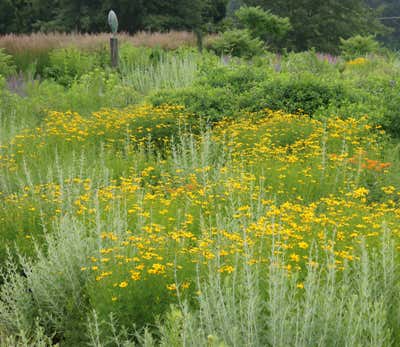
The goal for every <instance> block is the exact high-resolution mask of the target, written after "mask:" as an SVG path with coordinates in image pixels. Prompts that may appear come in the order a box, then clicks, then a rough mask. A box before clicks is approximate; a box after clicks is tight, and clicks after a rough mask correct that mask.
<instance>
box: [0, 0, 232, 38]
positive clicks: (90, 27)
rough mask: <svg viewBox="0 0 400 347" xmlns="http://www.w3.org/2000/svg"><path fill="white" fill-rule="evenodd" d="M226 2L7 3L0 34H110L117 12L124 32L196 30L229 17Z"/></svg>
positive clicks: (1, 13)
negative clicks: (109, 22) (110, 18)
mask: <svg viewBox="0 0 400 347" xmlns="http://www.w3.org/2000/svg"><path fill="white" fill-rule="evenodd" d="M226 4H227V1H226V0H206V1H203V0H196V1H188V0H174V1H161V0H149V1H143V0H115V1H111V0H105V1H101V0H71V1H70V0H57V1H51V0H16V1H10V0H4V1H2V2H1V3H0V33H10V32H18V33H24V32H30V31H37V30H40V31H45V32H49V31H77V32H102V31H108V30H109V29H108V27H107V20H106V17H107V13H108V11H109V10H110V9H113V10H114V11H115V12H116V14H117V16H118V20H119V24H120V26H119V27H120V30H121V31H128V32H131V33H133V32H136V31H139V30H144V29H148V30H170V29H177V30H188V29H189V30H194V29H197V28H199V27H201V26H203V25H205V24H206V23H210V24H212V25H214V24H216V23H218V22H219V21H221V20H222V19H223V18H224V16H225V7H226Z"/></svg>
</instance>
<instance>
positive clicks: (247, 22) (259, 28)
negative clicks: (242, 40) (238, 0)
mask: <svg viewBox="0 0 400 347" xmlns="http://www.w3.org/2000/svg"><path fill="white" fill-rule="evenodd" d="M235 16H236V17H237V19H238V21H239V23H240V24H241V26H242V27H244V28H246V29H248V30H249V31H250V33H251V35H252V36H253V37H255V38H259V39H261V40H263V41H264V42H266V43H270V42H272V41H276V40H279V39H282V38H283V37H284V36H285V35H286V34H287V32H288V31H289V30H290V29H291V25H290V21H289V18H282V17H279V16H276V15H274V14H272V13H271V12H270V11H264V10H263V9H262V8H261V7H259V6H257V7H247V6H244V7H241V8H240V9H239V10H237V11H236V12H235Z"/></svg>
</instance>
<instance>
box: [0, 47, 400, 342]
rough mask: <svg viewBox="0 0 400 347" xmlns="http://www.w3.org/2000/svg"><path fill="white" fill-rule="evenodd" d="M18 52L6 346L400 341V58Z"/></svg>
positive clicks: (12, 77)
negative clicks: (113, 62) (28, 59)
mask: <svg viewBox="0 0 400 347" xmlns="http://www.w3.org/2000/svg"><path fill="white" fill-rule="evenodd" d="M2 54H3V55H4V58H3V59H2V60H1V62H2V64H3V65H4V66H3V65H0V67H1V70H0V73H1V74H2V77H1V79H0V86H1V90H0V230H1V233H0V259H1V263H0V264H1V266H0V274H1V279H0V344H1V345H4V346H36V345H37V346H51V345H59V346H136V345H139V346H142V345H143V346H314V345H315V346H344V345H346V346H396V345H398V344H399V343H400V336H399V333H398V332H399V331H400V330H399V328H400V326H399V325H400V320H399V319H400V311H399V307H400V306H399V301H400V296H399V294H398V293H399V283H400V282H399V276H400V269H399V249H400V248H399V247H400V206H399V201H400V178H399V176H398V170H399V167H400V153H399V145H398V143H399V140H398V139H399V138H398V136H399V134H400V130H399V129H400V125H399V124H400V123H399V116H398V108H397V106H398V98H399V96H398V94H399V93H398V92H399V85H398V80H399V72H400V63H399V62H400V60H399V58H398V56H397V55H396V54H395V53H390V52H386V53H385V52H381V53H380V55H363V56H351V57H350V56H347V55H346V56H345V57H340V56H331V55H324V54H319V53H316V52H315V51H312V50H311V51H307V52H302V53H287V54H283V55H277V54H272V53H268V52H265V51H264V52H263V53H261V54H260V55H259V56H255V57H253V58H252V59H250V60H249V59H247V58H248V57H230V56H229V57H228V56H222V57H221V56H218V55H215V54H214V53H213V52H212V51H210V52H207V51H205V52H203V53H202V54H200V53H198V52H196V51H195V50H194V49H193V48H190V47H187V48H182V47H181V48H179V49H176V50H164V49H161V48H149V47H140V48H138V47H134V46H132V45H128V44H127V43H125V44H123V45H122V46H121V64H120V67H119V69H117V70H111V69H110V68H109V67H108V62H107V59H108V58H107V57H106V55H105V54H104V52H102V51H88V50H85V49H81V47H79V46H75V47H73V48H67V47H56V48H55V49H54V50H52V51H50V52H49V59H48V60H47V61H46V62H45V63H43V66H42V71H43V74H40V77H39V73H38V72H36V73H33V72H32V71H31V72H32V73H31V74H29V73H27V70H22V71H21V73H20V75H17V74H16V73H17V69H18V68H19V69H20V67H19V65H18V64H17V65H15V61H13V59H15V56H13V55H12V54H11V55H9V54H6V53H2ZM3 55H2V56H3ZM3 71H4V72H3Z"/></svg>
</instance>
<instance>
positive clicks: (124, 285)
mask: <svg viewBox="0 0 400 347" xmlns="http://www.w3.org/2000/svg"><path fill="white" fill-rule="evenodd" d="M127 286H128V282H126V281H123V282H121V283H120V284H119V285H118V287H120V288H125V287H127Z"/></svg>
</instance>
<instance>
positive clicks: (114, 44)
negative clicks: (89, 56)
mask: <svg viewBox="0 0 400 347" xmlns="http://www.w3.org/2000/svg"><path fill="white" fill-rule="evenodd" d="M110 49H111V67H113V68H117V67H118V39H117V38H116V37H111V38H110Z"/></svg>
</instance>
